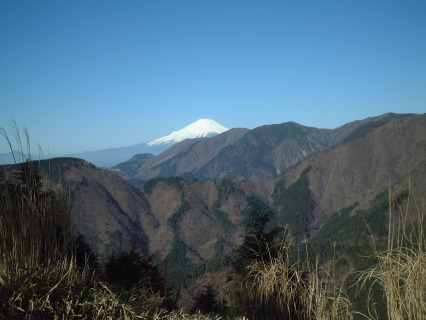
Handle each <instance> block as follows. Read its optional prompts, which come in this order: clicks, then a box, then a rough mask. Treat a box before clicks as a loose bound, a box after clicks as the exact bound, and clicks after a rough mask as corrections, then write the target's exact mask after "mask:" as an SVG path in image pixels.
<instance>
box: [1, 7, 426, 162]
mask: <svg viewBox="0 0 426 320" xmlns="http://www.w3.org/2000/svg"><path fill="white" fill-rule="evenodd" d="M386 112H397V113H411V112H412V113H424V112H426V1H424V0H419V1H410V0H408V1H407V0H404V1H403V0H401V1H392V0H386V1H374V0H338V1H320V0H313V1H303V0H298V1H295V0H294V1H286V0H280V1H251V0H226V1H225V0H224V1H219V0H193V1H186V0H179V1H177V0H170V1H161V0H155V1H154V0H152V1H142V0H140V1H123V0H121V1H118V0H117V1H106V0H102V1H90V0H84V1H79V0H72V1H57V0H54V1H45V0H40V1H21V0H2V1H0V126H1V127H3V128H5V129H7V130H9V132H10V133H12V131H11V129H10V123H11V122H10V119H11V118H14V119H15V120H16V121H17V123H18V125H19V126H20V127H26V128H27V129H28V131H29V134H30V136H31V138H32V143H34V144H37V143H39V144H40V145H41V146H42V148H43V150H44V151H45V153H46V152H49V153H50V154H53V155H54V154H60V153H74V152H81V151H86V150H98V149H105V148H108V147H121V146H128V145H133V144H137V143H141V142H147V141H149V140H152V139H154V138H158V137H161V136H164V135H166V134H168V133H170V132H171V131H172V130H178V129H181V128H182V127H184V126H186V125H187V124H189V123H191V122H193V121H195V120H197V119H199V118H211V119H214V120H216V121H217V122H219V123H221V124H222V125H224V126H227V127H246V128H250V129H251V128H254V127H257V126H261V125H264V124H273V123H282V122H286V121H296V122H298V123H301V124H304V125H309V126H315V127H322V128H334V127H337V126H340V125H343V124H344V123H347V122H350V121H354V120H357V119H363V118H366V117H369V116H375V115H379V114H383V113H386ZM8 151H9V150H8V147H7V145H6V143H5V142H4V140H3V139H0V153H1V152H8Z"/></svg>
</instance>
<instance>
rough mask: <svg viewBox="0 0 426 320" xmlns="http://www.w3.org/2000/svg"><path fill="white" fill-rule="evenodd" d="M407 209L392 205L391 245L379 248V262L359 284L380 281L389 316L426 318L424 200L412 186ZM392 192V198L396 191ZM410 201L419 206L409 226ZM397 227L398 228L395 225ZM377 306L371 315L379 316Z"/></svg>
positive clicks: (377, 253)
mask: <svg viewBox="0 0 426 320" xmlns="http://www.w3.org/2000/svg"><path fill="white" fill-rule="evenodd" d="M409 191H410V196H409V198H408V201H407V205H406V207H405V209H404V208H401V207H398V208H395V206H394V205H393V202H392V203H391V206H390V211H389V216H390V219H389V220H390V222H389V235H388V246H387V249H386V250H385V251H383V252H381V251H378V250H376V249H375V252H374V254H375V257H376V259H377V261H378V263H377V265H376V266H375V267H373V268H371V269H370V270H367V271H366V272H363V273H361V275H360V278H359V283H360V284H361V286H362V287H364V286H366V283H367V281H368V280H373V283H378V284H379V285H380V286H381V287H382V288H383V291H384V295H385V298H386V304H387V316H388V319H390V320H403V319H413V320H420V319H422V320H423V319H426V250H425V248H426V237H425V233H424V227H425V221H424V208H425V206H424V199H422V200H421V203H420V204H418V203H417V201H416V197H414V195H413V192H412V190H411V187H410V189H409ZM389 192H390V197H389V198H390V199H392V198H393V193H392V192H391V191H389ZM410 201H414V202H415V206H414V207H415V208H417V222H416V223H415V224H414V225H415V227H414V228H411V230H410V228H409V226H408V222H407V221H408V217H409V216H410V215H409V213H410V212H409V210H410V209H409V208H410ZM395 226H396V227H395ZM373 313H374V309H373V310H371V311H370V318H371V319H376V318H377V315H374V314H373Z"/></svg>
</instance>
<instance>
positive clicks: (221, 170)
mask: <svg viewBox="0 0 426 320" xmlns="http://www.w3.org/2000/svg"><path fill="white" fill-rule="evenodd" d="M407 116H411V115H402V114H393V113H388V114H384V115H381V116H378V117H372V118H367V119H364V120H358V121H354V122H351V123H348V124H345V125H343V126H341V127H339V128H336V129H317V128H312V127H306V126H303V125H300V124H297V123H294V122H287V123H282V124H276V125H265V126H261V127H258V128H255V129H253V130H247V129H232V130H230V131H227V132H225V133H222V134H220V135H218V136H216V137H212V138H207V139H192V140H185V141H183V142H181V143H178V144H176V145H174V146H172V147H171V148H169V149H168V150H166V151H165V152H163V153H162V154H160V155H158V156H156V157H151V158H150V159H149V160H145V159H143V160H137V159H134V158H132V159H130V160H129V161H127V162H124V163H121V164H119V165H117V166H115V167H114V168H113V170H114V171H116V172H117V173H118V174H119V175H121V176H122V177H124V178H125V179H128V180H131V181H133V182H136V183H137V182H139V183H143V182H144V181H147V180H149V179H152V178H157V177H170V176H182V177H186V178H199V179H209V178H225V177H228V178H234V179H240V180H253V181H267V180H270V179H272V178H275V177H276V176H277V175H278V174H279V173H281V172H283V171H285V170H286V169H287V168H289V167H291V166H293V165H295V164H296V163H298V162H300V161H302V160H303V159H304V158H306V157H307V156H310V155H312V154H314V153H317V152H320V151H323V150H327V149H329V148H331V147H333V146H336V145H338V144H342V143H346V142H349V141H351V140H354V139H356V138H358V137H361V136H362V135H364V134H366V133H367V132H370V131H371V130H374V129H375V128H377V127H379V126H381V125H383V124H385V123H387V122H389V121H391V120H394V119H398V118H402V117H407Z"/></svg>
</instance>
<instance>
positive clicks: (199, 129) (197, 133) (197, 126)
mask: <svg viewBox="0 0 426 320" xmlns="http://www.w3.org/2000/svg"><path fill="white" fill-rule="evenodd" d="M227 130H229V129H228V128H226V127H224V126H222V125H220V124H219V123H217V122H216V121H214V120H211V119H199V120H197V121H195V122H193V123H191V124H190V125H188V126H186V127H185V128H183V129H181V130H178V131H173V132H172V133H171V134H169V135H167V136H165V137H162V138H158V139H155V140H152V141H150V142H148V143H147V145H148V146H154V145H159V144H169V143H177V142H181V141H183V140H185V139H194V138H202V137H207V136H211V135H215V134H219V133H222V132H225V131H227Z"/></svg>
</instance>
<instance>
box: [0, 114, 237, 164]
mask: <svg viewBox="0 0 426 320" xmlns="http://www.w3.org/2000/svg"><path fill="white" fill-rule="evenodd" d="M227 130H229V129H228V128H226V127H224V126H222V125H220V124H219V123H217V122H216V121H214V120H211V119H199V120H197V121H195V122H193V123H191V124H189V125H188V126H186V127H184V128H183V129H181V130H178V131H173V132H172V133H171V134H169V135H167V136H165V137H161V138H158V139H155V140H152V141H149V142H144V143H139V144H136V145H132V146H128V147H120V148H109V149H103V150H97V151H86V152H82V153H76V154H65V155H62V156H63V157H74V158H80V159H84V160H86V161H88V162H91V163H93V164H94V165H96V166H98V167H101V168H110V167H112V166H115V165H117V164H118V163H121V162H123V161H126V160H128V159H130V158H132V157H133V156H134V155H137V154H144V153H149V154H152V155H158V154H160V153H161V152H163V151H164V150H166V149H167V148H169V147H170V146H172V145H173V144H176V143H178V142H181V141H183V140H186V139H193V138H201V137H212V136H214V135H217V134H219V133H223V132H225V131H227ZM14 155H15V158H14V157H13V155H12V153H2V154H0V163H1V164H11V163H14V162H21V161H23V160H24V159H23V157H22V155H21V154H20V153H19V152H15V154H14ZM31 157H32V159H34V160H36V159H38V156H37V155H32V156H31Z"/></svg>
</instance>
